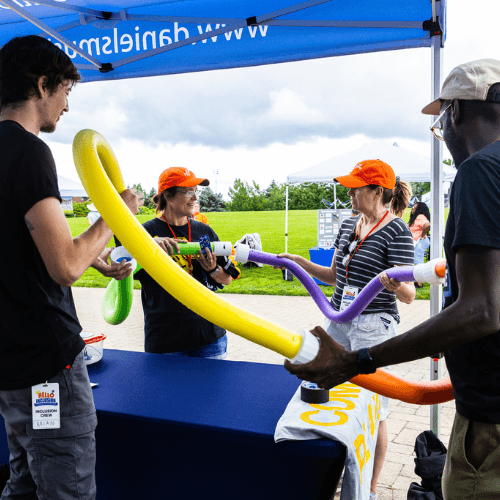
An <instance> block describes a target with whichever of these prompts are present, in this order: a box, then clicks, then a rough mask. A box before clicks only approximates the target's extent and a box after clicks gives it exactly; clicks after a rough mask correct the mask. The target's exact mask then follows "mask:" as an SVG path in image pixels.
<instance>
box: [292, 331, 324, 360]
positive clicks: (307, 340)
mask: <svg viewBox="0 0 500 500" xmlns="http://www.w3.org/2000/svg"><path fill="white" fill-rule="evenodd" d="M301 337H302V343H301V344H300V349H299V352H298V353H297V354H296V355H295V357H294V358H293V359H291V360H290V362H291V363H293V364H294V365H303V364H304V363H309V361H312V360H313V359H314V358H315V357H316V356H317V355H318V351H319V340H318V339H317V337H315V336H314V335H313V334H312V333H311V332H310V331H309V330H304V331H303V332H302V334H301Z"/></svg>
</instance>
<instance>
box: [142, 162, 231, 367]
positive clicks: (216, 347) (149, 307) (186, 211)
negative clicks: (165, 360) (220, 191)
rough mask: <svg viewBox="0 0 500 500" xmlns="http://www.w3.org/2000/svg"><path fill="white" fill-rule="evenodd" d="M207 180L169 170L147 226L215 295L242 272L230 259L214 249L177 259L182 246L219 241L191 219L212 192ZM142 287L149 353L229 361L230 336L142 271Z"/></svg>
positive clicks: (185, 171)
mask: <svg viewBox="0 0 500 500" xmlns="http://www.w3.org/2000/svg"><path fill="white" fill-rule="evenodd" d="M208 185H209V181H208V179H200V178H197V177H196V176H195V175H194V174H193V172H191V171H190V170H188V169H187V168H180V167H172V168H167V169H166V170H164V171H163V172H162V173H161V175H160V178H159V181H158V194H157V195H156V196H155V197H154V198H153V202H154V203H155V204H156V212H157V213H159V214H160V216H159V217H157V218H155V219H152V220H150V221H147V222H146V223H145V224H144V225H143V226H144V229H146V231H147V232H148V233H149V234H150V235H151V236H153V237H154V238H155V240H156V242H157V243H158V244H159V245H160V247H161V248H163V250H165V251H166V252H167V253H168V254H170V255H171V256H172V258H173V259H174V261H175V262H176V263H177V264H178V265H179V266H180V267H182V268H183V269H184V270H185V271H186V272H187V273H189V274H190V275H192V276H193V278H194V279H196V280H198V281H199V282H200V283H202V284H203V285H205V286H206V287H207V288H208V289H209V290H212V291H215V290H217V289H219V288H223V287H224V286H225V285H229V284H230V283H231V281H232V280H233V279H234V278H237V277H238V276H239V274H240V273H239V271H238V270H237V269H236V268H235V266H234V264H233V263H232V262H231V261H230V260H229V259H228V258H227V257H216V256H215V255H214V254H213V253H212V252H211V251H210V249H207V250H206V253H205V254H204V253H202V252H199V253H198V254H197V255H195V256H184V255H174V254H173V248H176V249H177V251H178V250H179V243H178V241H179V240H185V241H195V242H197V241H198V237H199V236H202V235H207V236H208V237H209V239H210V241H219V238H218V236H217V234H215V232H214V230H213V229H211V228H210V227H209V226H207V225H206V224H203V223H202V222H198V221H196V220H193V219H192V216H193V215H194V213H195V206H196V203H197V196H198V194H199V192H198V190H197V187H198V186H208ZM135 278H136V279H138V280H139V281H140V282H141V285H142V290H141V298H142V307H143V309H144V334H145V351H146V352H154V353H169V354H176V355H180V356H191V357H201V358H216V359H224V358H225V357H226V355H227V337H226V331H225V330H224V329H222V328H220V327H219V326H217V325H214V324H213V323H210V322H209V321H207V320H206V319H204V318H202V317H201V316H198V315H197V314H196V313H194V312H193V311H191V310H190V309H188V308H187V307H186V306H184V305H183V304H181V303H180V302H179V301H177V300H176V299H175V298H174V297H172V296H171V295H170V294H169V293H168V292H166V291H165V290H164V289H163V288H162V287H161V286H160V285H158V283H156V281H155V280H154V279H153V278H151V276H149V274H147V273H146V271H144V270H143V269H142V270H141V271H138V272H137V273H136V274H135Z"/></svg>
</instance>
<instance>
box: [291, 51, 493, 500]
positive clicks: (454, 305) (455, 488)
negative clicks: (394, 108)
mask: <svg viewBox="0 0 500 500" xmlns="http://www.w3.org/2000/svg"><path fill="white" fill-rule="evenodd" d="M422 112H423V113H425V114H430V115H436V116H437V115H439V117H438V119H437V120H436V122H435V123H434V125H433V127H432V131H433V132H434V134H435V135H436V136H437V137H438V138H439V139H441V140H444V141H445V142H446V146H447V147H448V149H449V151H450V152H451V154H452V156H453V159H454V161H455V166H456V167H457V169H458V173H457V176H456V179H455V181H454V184H453V188H452V193H451V196H450V213H449V217H448V221H447V225H446V233H445V242H444V248H445V253H446V259H447V265H448V278H449V287H450V293H449V294H448V297H447V301H446V304H445V305H446V307H445V309H444V310H443V311H442V312H441V313H440V314H438V315H436V316H434V317H433V318H431V319H430V320H428V321H426V322H425V323H422V324H421V325H419V326H417V327H416V328H413V329H412V330H410V331H408V332H407V333H405V334H404V335H400V336H399V337H396V338H394V339H391V340H388V341H386V342H384V343H382V344H379V345H377V346H374V347H372V348H370V349H369V350H365V351H366V352H361V351H363V349H360V351H350V352H348V351H344V350H343V349H342V348H341V347H340V346H339V345H338V344H336V343H335V342H334V341H333V340H332V339H331V338H330V337H329V336H328V335H326V333H325V332H324V331H323V330H322V329H321V328H319V327H317V328H315V330H313V333H315V334H316V335H317V336H318V337H320V339H321V347H320V352H319V354H318V356H317V357H316V359H315V360H313V361H312V362H310V363H307V364H305V365H302V366H300V365H297V366H295V365H291V364H290V363H288V362H285V366H286V368H287V369H288V370H289V371H290V372H291V373H294V374H296V375H297V376H299V377H300V378H303V379H305V380H309V381H312V382H316V383H318V385H319V386H320V387H333V386H335V385H337V384H340V383H342V382H345V381H346V380H348V379H350V378H352V377H353V376H355V375H358V374H359V373H373V372H374V371H375V369H376V368H377V367H381V366H385V365H392V364H397V363H403V362H407V361H412V360H414V359H419V358H422V357H424V356H430V355H432V354H434V353H436V352H441V351H445V358H446V364H447V367H448V371H449V373H450V378H451V381H452V384H453V392H454V396H455V399H456V415H455V422H454V425H453V430H452V433H451V436H450V444H449V449H448V454H447V460H446V465H445V470H444V474H443V494H444V498H445V500H455V499H462V498H473V497H474V498H481V499H482V500H488V499H494V498H495V499H496V498H498V495H499V493H498V492H499V486H498V485H499V484H500V218H499V217H498V213H499V211H500V142H499V141H500V61H496V60H493V59H482V60H479V61H473V62H470V63H467V64H462V65H460V66H458V67H456V68H455V69H454V70H453V71H452V72H451V73H450V75H449V76H448V78H447V79H446V80H445V82H444V84H443V88H442V90H441V95H440V97H439V99H437V100H435V101H434V102H432V103H431V104H429V105H428V106H426V107H425V108H424V109H423V110H422Z"/></svg>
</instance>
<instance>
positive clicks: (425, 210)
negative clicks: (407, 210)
mask: <svg viewBox="0 0 500 500" xmlns="http://www.w3.org/2000/svg"><path fill="white" fill-rule="evenodd" d="M416 205H417V208H416V209H415V212H414V213H412V214H411V215H410V220H409V221H408V226H409V227H411V226H413V224H414V223H415V219H416V218H417V217H418V216H419V215H424V216H425V217H427V220H428V221H429V222H430V221H431V212H430V211H429V207H428V206H427V205H426V204H425V203H424V202H423V201H417V202H416Z"/></svg>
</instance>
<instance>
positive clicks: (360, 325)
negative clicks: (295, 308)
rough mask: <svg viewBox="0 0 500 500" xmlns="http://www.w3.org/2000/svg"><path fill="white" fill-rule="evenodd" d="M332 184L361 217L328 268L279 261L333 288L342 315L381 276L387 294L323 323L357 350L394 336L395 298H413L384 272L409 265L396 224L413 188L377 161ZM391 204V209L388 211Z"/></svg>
mask: <svg viewBox="0 0 500 500" xmlns="http://www.w3.org/2000/svg"><path fill="white" fill-rule="evenodd" d="M335 180H336V181H337V182H339V183H340V184H342V185H343V186H345V187H347V188H349V191H348V193H347V194H348V195H349V196H350V198H351V202H352V208H353V210H358V211H359V212H361V214H360V215H358V216H357V217H351V218H349V219H346V220H345V221H344V222H343V223H342V227H341V228H340V231H339V233H338V235H337V239H336V241H335V244H334V246H335V254H334V257H333V261H332V265H331V267H325V266H320V265H318V264H313V263H312V262H310V261H308V260H307V259H304V258H303V257H300V256H298V255H289V254H282V256H283V257H288V258H289V259H292V260H294V261H295V262H296V263H297V264H299V265H300V266H302V267H303V268H304V269H305V270H306V271H307V272H308V273H309V274H311V275H312V276H314V277H315V278H317V279H319V280H320V281H323V282H325V283H330V284H332V285H335V292H334V295H333V297H332V304H333V307H334V308H335V309H336V310H337V311H342V310H344V309H345V308H346V307H347V306H348V305H349V304H350V303H351V302H352V300H354V298H355V297H356V296H357V295H358V294H359V292H360V291H361V290H362V289H363V288H364V287H365V286H366V285H367V284H368V283H369V282H370V280H371V279H372V278H374V277H376V276H377V275H378V274H380V273H382V274H381V276H380V281H381V282H382V284H383V285H384V287H385V290H383V291H382V292H380V294H379V295H377V297H375V299H374V300H373V301H372V302H371V303H370V304H369V305H368V307H367V308H366V309H365V310H364V311H363V313H361V315H360V316H359V317H358V318H356V319H354V320H352V321H351V322H350V323H343V324H337V323H333V322H331V321H330V320H328V319H325V330H326V331H327V332H328V333H329V334H330V335H331V336H332V337H333V338H334V339H335V340H336V341H337V342H338V343H339V344H341V345H343V346H344V347H345V348H346V349H348V350H359V349H363V348H368V347H371V346H373V345H376V344H379V343H381V342H383V341H385V340H388V339H389V338H392V337H394V336H395V335H397V324H398V323H399V313H398V307H397V303H396V298H397V299H399V300H400V301H401V302H404V303H406V304H410V303H411V302H412V301H413V299H414V298H415V287H414V285H413V283H401V282H399V281H396V280H394V279H389V278H388V276H387V274H386V273H384V272H383V271H384V270H386V269H388V268H390V267H393V266H404V265H408V266H411V265H413V253H414V245H413V239H412V234H411V232H410V230H409V228H408V226H407V225H406V223H405V222H403V220H401V219H400V216H401V215H402V213H403V211H404V209H405V208H406V207H407V206H408V202H409V200H410V198H411V188H410V186H409V185H408V184H407V183H405V182H401V181H399V179H398V178H396V175H395V174H394V171H393V170H392V168H391V167H390V166H389V165H387V163H384V162H383V161H380V160H366V161H362V162H360V163H358V164H357V165H356V166H355V167H354V169H353V170H352V172H351V173H350V174H349V175H345V176H342V177H337V178H336V179H335ZM389 204H390V209H388V208H387V207H388V205H389ZM367 361H368V363H369V362H370V360H367ZM362 362H366V360H364V359H363V360H362ZM365 373H368V371H367V372H365ZM388 407H389V401H388V399H387V398H382V408H381V414H380V425H379V432H378V437H377V447H376V450H375V458H374V466H373V476H372V482H371V494H370V498H371V499H372V500H373V499H376V498H377V496H376V492H377V483H378V478H379V476H380V472H381V470H382V466H383V463H384V459H385V454H386V451H387V442H388V433H387V426H386V423H385V419H386V417H387V410H388Z"/></svg>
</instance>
